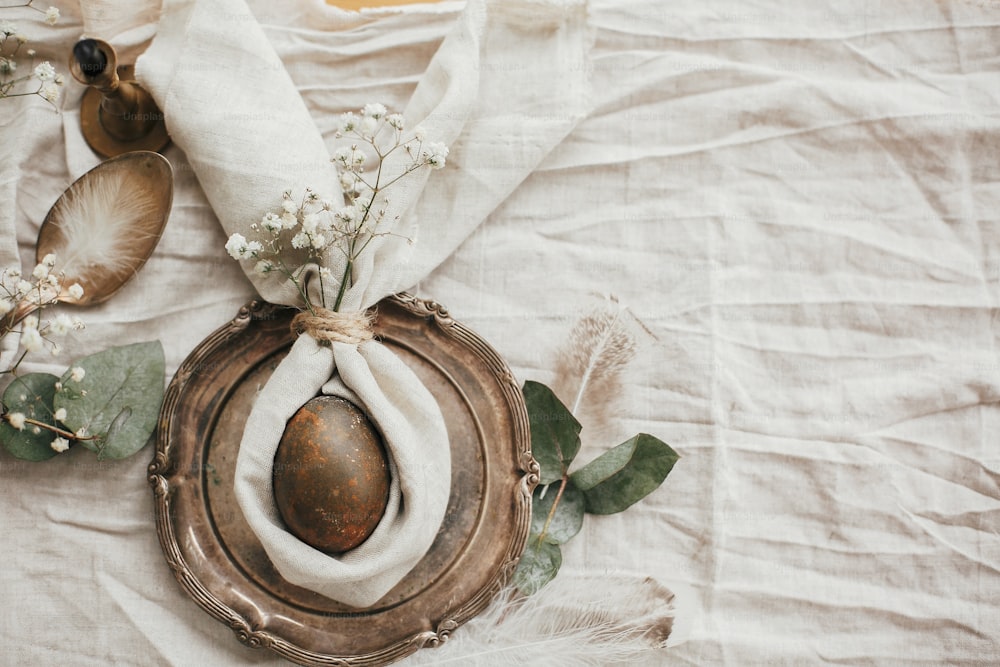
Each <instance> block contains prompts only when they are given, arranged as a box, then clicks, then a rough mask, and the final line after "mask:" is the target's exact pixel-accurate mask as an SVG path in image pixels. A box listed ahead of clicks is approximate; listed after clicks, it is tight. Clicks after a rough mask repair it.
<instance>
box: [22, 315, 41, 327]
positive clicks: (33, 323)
mask: <svg viewBox="0 0 1000 667" xmlns="http://www.w3.org/2000/svg"><path fill="white" fill-rule="evenodd" d="M22 325H23V326H24V328H25V329H37V328H38V316H36V315H28V316H27V317H25V318H24V320H22Z"/></svg>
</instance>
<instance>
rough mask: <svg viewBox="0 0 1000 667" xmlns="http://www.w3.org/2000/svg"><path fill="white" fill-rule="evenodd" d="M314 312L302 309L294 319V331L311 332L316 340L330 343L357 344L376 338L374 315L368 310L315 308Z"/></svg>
mask: <svg viewBox="0 0 1000 667" xmlns="http://www.w3.org/2000/svg"><path fill="white" fill-rule="evenodd" d="M313 310H314V313H310V312H309V311H302V312H301V313H299V314H298V315H296V316H295V317H294V318H293V319H292V333H294V334H296V335H301V334H304V333H307V334H309V335H310V336H312V337H313V338H315V339H316V340H318V341H320V342H323V341H326V342H329V343H349V344H351V345H357V344H359V343H363V342H365V341H366V340H371V339H372V338H374V336H375V334H374V333H373V332H372V323H373V320H374V317H373V316H372V315H371V314H369V313H368V312H367V311H363V310H362V311H358V312H355V313H339V312H337V311H336V310H327V309H326V308H314V309H313Z"/></svg>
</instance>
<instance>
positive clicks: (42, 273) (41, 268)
mask: <svg viewBox="0 0 1000 667" xmlns="http://www.w3.org/2000/svg"><path fill="white" fill-rule="evenodd" d="M48 275H49V267H48V265H46V264H39V265H37V266H36V267H35V270H34V271H32V272H31V277H32V278H34V279H35V280H45V279H46V278H47V277H48Z"/></svg>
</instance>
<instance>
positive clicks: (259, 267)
mask: <svg viewBox="0 0 1000 667" xmlns="http://www.w3.org/2000/svg"><path fill="white" fill-rule="evenodd" d="M274 269H275V266H274V262H272V261H271V260H269V259H262V260H260V261H259V262H257V264H256V265H255V266H254V267H253V270H254V273H259V274H260V275H262V276H263V275H266V274H268V273H271V272H272V271H274Z"/></svg>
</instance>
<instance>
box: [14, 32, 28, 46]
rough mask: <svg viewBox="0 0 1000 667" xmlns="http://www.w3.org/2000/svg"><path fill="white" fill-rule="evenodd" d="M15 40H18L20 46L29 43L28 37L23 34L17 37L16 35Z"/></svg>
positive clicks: (18, 34)
mask: <svg viewBox="0 0 1000 667" xmlns="http://www.w3.org/2000/svg"><path fill="white" fill-rule="evenodd" d="M14 39H16V40H17V43H18V44H27V43H28V36H27V35H23V34H21V33H17V34H16V35H14Z"/></svg>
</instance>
